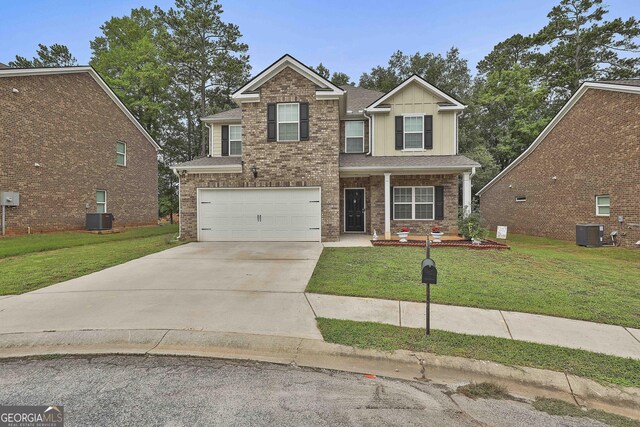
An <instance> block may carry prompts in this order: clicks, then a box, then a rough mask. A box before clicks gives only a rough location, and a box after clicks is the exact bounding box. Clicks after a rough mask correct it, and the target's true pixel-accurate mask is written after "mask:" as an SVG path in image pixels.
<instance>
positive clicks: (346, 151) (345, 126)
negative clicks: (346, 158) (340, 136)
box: [344, 120, 364, 153]
mask: <svg viewBox="0 0 640 427" xmlns="http://www.w3.org/2000/svg"><path fill="white" fill-rule="evenodd" d="M347 123H360V124H361V125H362V136H348V135H347ZM347 138H362V150H361V151H348V150H347ZM344 152H345V153H364V120H347V121H345V122H344Z"/></svg>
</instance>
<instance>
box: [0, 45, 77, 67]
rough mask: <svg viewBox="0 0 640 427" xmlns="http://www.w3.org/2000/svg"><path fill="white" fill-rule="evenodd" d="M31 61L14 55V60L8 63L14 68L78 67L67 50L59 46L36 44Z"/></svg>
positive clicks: (65, 47)
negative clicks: (34, 54) (34, 53)
mask: <svg viewBox="0 0 640 427" xmlns="http://www.w3.org/2000/svg"><path fill="white" fill-rule="evenodd" d="M36 55H37V56H35V57H34V58H33V59H32V60H29V59H27V58H25V57H24V56H19V55H16V59H15V60H13V61H10V62H9V66H10V67H14V68H39V67H71V66H74V65H78V61H77V60H76V58H75V57H74V56H73V55H72V54H71V52H70V51H69V48H68V47H67V46H65V45H61V44H57V43H55V44H52V45H51V46H46V45H44V44H38V50H37V51H36Z"/></svg>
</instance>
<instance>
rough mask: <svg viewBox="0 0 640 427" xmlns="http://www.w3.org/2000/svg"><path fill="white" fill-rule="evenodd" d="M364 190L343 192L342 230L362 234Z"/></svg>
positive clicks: (354, 189)
mask: <svg viewBox="0 0 640 427" xmlns="http://www.w3.org/2000/svg"><path fill="white" fill-rule="evenodd" d="M364 215H365V207H364V188H347V189H345V190H344V230H345V231H360V232H362V233H364V231H365V230H364Z"/></svg>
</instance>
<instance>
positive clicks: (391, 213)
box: [389, 186, 394, 219]
mask: <svg viewBox="0 0 640 427" xmlns="http://www.w3.org/2000/svg"><path fill="white" fill-rule="evenodd" d="M390 193H391V203H390V205H391V212H389V218H391V219H393V211H394V209H393V186H391V191H390Z"/></svg>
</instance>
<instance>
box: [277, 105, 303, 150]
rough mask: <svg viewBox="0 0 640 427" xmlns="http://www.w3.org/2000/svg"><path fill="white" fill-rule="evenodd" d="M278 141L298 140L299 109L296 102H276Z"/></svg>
mask: <svg viewBox="0 0 640 427" xmlns="http://www.w3.org/2000/svg"><path fill="white" fill-rule="evenodd" d="M277 121H278V141H299V140H300V136H299V135H300V110H299V107H298V104H297V103H290V104H278V118H277Z"/></svg>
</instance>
